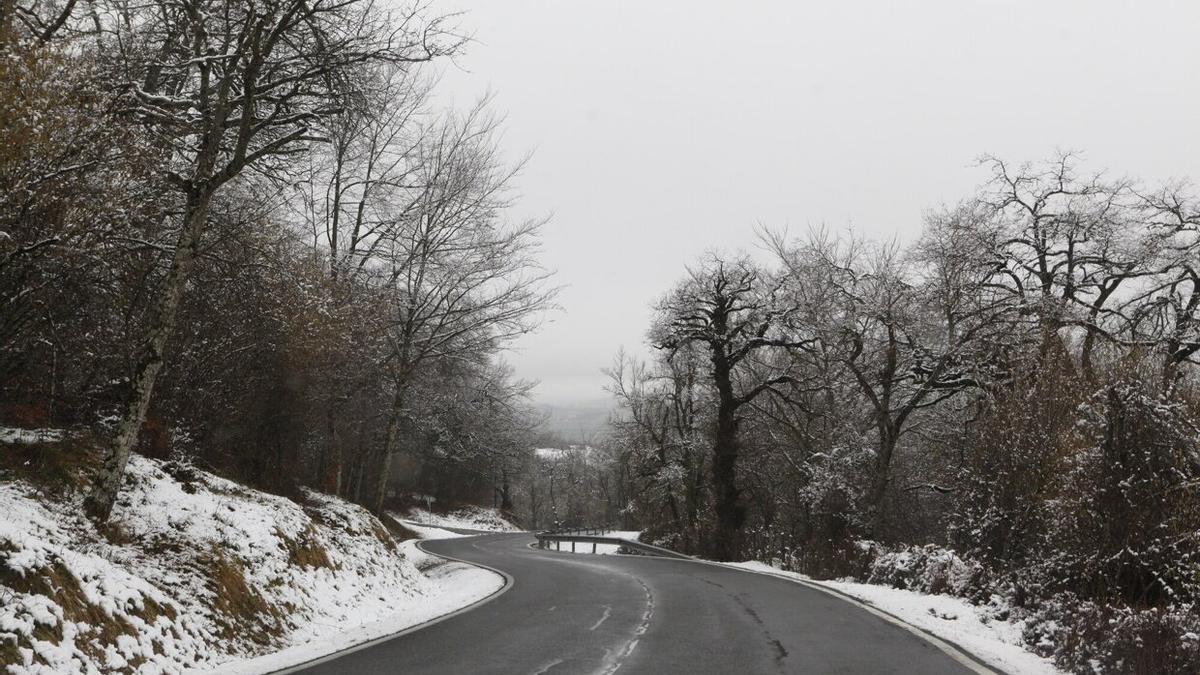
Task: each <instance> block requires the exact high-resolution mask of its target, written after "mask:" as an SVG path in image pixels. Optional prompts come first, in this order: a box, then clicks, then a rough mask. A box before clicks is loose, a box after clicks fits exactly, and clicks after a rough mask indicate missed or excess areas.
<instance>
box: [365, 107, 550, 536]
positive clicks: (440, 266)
mask: <svg viewBox="0 0 1200 675" xmlns="http://www.w3.org/2000/svg"><path fill="white" fill-rule="evenodd" d="M496 124H497V122H496V120H495V119H494V118H492V117H490V116H488V115H487V114H486V111H485V109H484V107H483V104H482V103H481V104H480V105H479V106H477V107H476V108H474V109H473V110H472V111H471V112H470V113H468V114H467V115H466V116H465V117H463V118H451V119H449V120H448V121H447V122H446V123H445V124H444V125H443V126H442V127H441V128H440V129H439V131H438V133H435V134H430V135H429V136H428V137H427V139H426V140H425V142H424V143H423V144H422V146H421V149H420V153H421V154H420V158H419V162H418V166H419V167H420V174H419V178H418V180H419V183H420V185H421V186H422V191H421V193H420V195H419V196H418V198H417V199H416V201H415V202H414V203H402V204H397V205H394V208H395V211H394V212H393V213H394V217H395V218H396V219H397V221H398V222H399V223H402V224H403V225H404V229H403V233H402V234H401V235H399V236H396V237H394V239H393V241H392V242H391V243H390V250H389V252H388V255H387V257H386V263H387V266H388V268H387V271H386V274H387V282H386V288H387V289H388V292H389V293H390V294H391V296H392V299H391V301H390V303H391V310H390V311H391V313H392V315H391V316H392V318H391V321H390V326H389V328H388V340H389V342H390V345H391V353H390V356H389V359H388V362H387V369H388V372H389V373H390V375H391V379H392V383H393V384H392V386H393V396H392V405H391V408H390V411H389V412H388V425H387V431H386V434H385V436H384V441H383V446H382V448H381V449H380V451H379V454H378V461H377V462H376V463H375V467H376V473H375V485H374V488H375V489H374V497H373V499H374V501H373V507H374V509H375V510H376V511H377V512H380V511H381V510H382V508H383V501H384V499H385V497H386V492H387V482H388V478H389V476H390V473H391V461H392V454H393V453H394V452H395V450H396V448H397V446H398V439H399V437H400V435H401V431H402V428H403V427H404V425H405V423H406V420H407V419H408V410H407V406H408V401H407V396H408V393H409V390H410V387H411V385H412V383H413V381H414V378H415V377H416V376H417V375H418V373H419V372H420V370H421V368H422V367H424V366H426V365H427V364H429V363H430V362H433V361H436V360H457V359H464V358H470V357H472V356H474V355H479V354H485V353H494V352H495V351H497V350H498V349H500V348H502V347H503V346H505V345H507V344H508V343H509V342H511V341H512V340H513V339H514V338H516V337H518V336H520V335H523V334H525V333H528V332H529V331H530V330H532V329H533V327H534V326H535V324H536V321H537V319H538V317H539V316H540V314H541V313H542V312H543V311H544V310H546V309H548V308H550V307H551V305H552V302H553V299H554V297H555V295H556V294H557V289H556V288H553V287H551V286H549V283H548V282H549V279H550V274H551V273H550V272H549V271H547V270H545V269H544V268H542V267H541V265H540V264H539V263H538V261H537V260H536V258H535V257H534V254H535V253H536V251H537V248H538V246H539V239H538V234H539V229H540V226H541V223H540V222H539V221H525V222H521V223H517V224H513V225H510V224H506V223H505V222H503V220H502V217H503V211H504V208H505V207H506V206H508V204H509V197H508V192H507V191H508V188H509V184H510V181H511V179H512V177H513V176H515V175H516V172H517V169H518V168H519V167H505V165H504V164H503V162H501V160H500V158H499V156H498V153H497V150H496V148H495V144H494V134H495V130H496Z"/></svg>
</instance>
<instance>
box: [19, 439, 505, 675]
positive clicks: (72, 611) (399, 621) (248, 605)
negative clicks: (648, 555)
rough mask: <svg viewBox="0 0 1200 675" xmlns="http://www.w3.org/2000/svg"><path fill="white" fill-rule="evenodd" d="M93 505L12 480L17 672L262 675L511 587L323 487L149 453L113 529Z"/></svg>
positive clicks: (133, 470)
mask: <svg viewBox="0 0 1200 675" xmlns="http://www.w3.org/2000/svg"><path fill="white" fill-rule="evenodd" d="M10 435H11V434H10ZM10 442H11V441H10ZM0 451H2V449H0ZM79 499H80V496H79V495H71V496H61V495H59V496H53V497H48V496H47V495H46V493H44V492H41V491H39V488H37V487H35V486H33V485H30V484H28V483H26V482H24V481H21V480H7V481H5V482H0V600H2V601H0V664H4V665H6V666H7V667H8V669H9V671H10V672H15V673H21V672H55V673H72V672H97V671H111V670H135V669H141V670H146V671H149V672H162V671H167V672H178V671H179V670H182V669H198V670H205V669H213V668H216V669H217V670H219V671H221V672H249V671H256V672H261V670H262V669H263V667H264V666H265V665H267V664H269V665H270V666H271V667H278V666H279V665H280V664H285V662H292V663H294V662H300V661H304V660H307V659H310V658H313V657H314V656H316V655H319V654H322V653H325V652H328V651H331V650H337V649H342V648H345V647H347V646H350V645H352V644H356V643H358V642H362V641H364V640H369V639H372V638H374V637H378V636H380V635H384V634H387V633H389V632H395V631H397V630H400V629H402V628H404V627H407V626H411V625H414V624H417V623H421V622H424V621H427V620H429V619H432V618H434V617H436V616H438V615H441V614H444V613H446V612H448V611H451V610H453V609H456V608H458V607H462V606H464V605H467V604H470V603H472V602H475V601H477V600H479V599H481V598H483V597H486V596H487V595H490V594H491V593H493V592H495V591H496V590H497V589H499V588H500V587H501V586H502V585H503V580H502V578H500V577H499V576H498V575H496V574H494V573H492V572H488V571H485V570H482V569H479V568H475V567H471V566H467V565H462V564H459V563H453V564H441V563H440V562H438V561H437V560H433V559H431V557H430V556H428V555H427V554H425V553H423V552H421V551H418V550H417V549H415V547H414V546H413V544H402V545H397V544H396V543H395V541H394V540H393V539H392V538H391V536H390V535H389V534H388V533H387V531H386V530H385V529H384V528H383V526H382V524H381V523H380V522H379V521H378V520H377V519H375V518H374V517H373V516H371V515H370V514H369V513H367V512H366V511H365V510H364V509H362V508H360V507H358V506H355V505H353V504H349V503H347V502H345V501H342V500H340V499H336V498H333V497H329V496H326V495H321V494H318V493H315V492H309V493H306V494H305V495H304V499H303V502H304V503H303V504H298V503H296V502H295V501H292V500H289V499H286V498H283V497H278V496H274V495H269V494H265V493H262V492H257V491H254V490H250V489H248V488H246V487H244V486H241V485H239V484H236V483H233V482H231V481H228V480H224V479H222V478H219V477H216V476H213V475H211V474H207V473H204V472H202V471H198V470H195V469H191V468H183V467H177V466H173V465H170V464H166V463H163V462H158V461H155V460H150V459H146V458H143V457H139V456H134V457H133V458H132V459H131V461H130V465H129V473H128V476H127V479H126V483H125V485H124V487H123V489H122V493H121V497H120V498H119V500H118V503H117V506H116V509H115V510H114V512H113V516H112V518H111V520H110V522H109V524H108V526H107V527H105V528H104V529H103V530H97V529H96V528H95V527H94V526H93V525H92V524H91V523H90V521H88V520H87V519H86V518H84V517H82V515H81V513H82V509H81V508H80V504H79ZM280 650H283V651H282V652H280ZM276 652H279V653H276ZM263 654H269V655H270V656H268V657H266V659H265V660H262V661H260V660H257V659H256V658H255V657H261V656H262V655H263ZM247 659H249V660H247ZM291 659H294V660H291Z"/></svg>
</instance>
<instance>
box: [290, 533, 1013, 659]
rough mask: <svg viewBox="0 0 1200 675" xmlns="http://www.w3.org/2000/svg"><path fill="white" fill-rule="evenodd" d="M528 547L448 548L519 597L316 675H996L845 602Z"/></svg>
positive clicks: (454, 543) (634, 560)
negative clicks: (493, 573)
mask: <svg viewBox="0 0 1200 675" xmlns="http://www.w3.org/2000/svg"><path fill="white" fill-rule="evenodd" d="M532 541H533V537H532V536H530V535H528V534H499V535H489V536H480V537H470V538H465V539H445V540H440V541H431V542H427V543H425V544H423V546H424V548H426V549H427V550H428V551H430V552H432V553H436V554H439V555H445V556H447V557H452V558H458V559H461V560H465V561H470V562H476V563H479V564H482V565H487V566H489V567H493V568H495V569H498V570H503V571H504V572H506V573H507V574H509V575H510V576H511V578H512V585H511V587H510V588H509V589H508V590H507V591H505V592H503V593H501V594H499V595H497V596H495V599H493V600H491V601H489V602H487V603H485V604H482V605H480V606H478V607H476V608H475V609H472V610H470V611H468V612H464V613H462V614H459V615H457V616H454V617H451V618H449V619H447V620H445V621H442V622H440V623H436V624H433V625H430V626H428V627H426V628H423V629H420V630H417V631H415V632H412V633H408V634H405V635H401V636H400V637H397V638H394V639H391V640H387V641H383V642H379V643H375V644H373V645H371V646H368V647H366V648H363V649H360V650H358V651H353V652H349V653H344V654H342V655H340V656H335V657H333V658H331V659H329V660H326V661H324V662H321V663H316V664H312V665H310V666H309V667H308V668H307V670H306V672H310V673H455V674H459V673H529V674H533V673H612V672H615V671H617V670H618V669H619V670H620V671H621V672H622V673H922V674H928V675H936V674H939V673H971V672H975V673H987V672H993V671H990V670H988V669H986V668H984V667H983V666H981V665H978V664H977V663H976V662H975V661H974V660H972V659H971V658H970V657H967V656H965V655H963V654H961V653H958V652H957V651H956V650H954V649H953V648H946V649H944V648H942V647H938V646H937V645H935V644H933V643H932V642H930V641H927V640H926V639H923V638H922V637H921V636H919V635H917V634H915V633H914V632H912V631H911V630H908V629H906V628H905V627H903V626H900V625H897V624H896V623H893V622H891V621H889V620H887V619H886V618H883V617H881V616H878V615H876V614H874V613H872V612H870V611H868V610H866V609H864V608H862V607H860V606H857V605H855V604H852V603H850V602H847V601H845V600H843V599H841V598H838V597H835V596H832V595H830V594H828V593H824V592H822V591H820V590H815V589H812V588H809V587H806V586H804V585H801V584H797V583H794V582H791V581H787V580H784V579H780V578H776V577H772V576H768V575H762V574H754V573H750V572H745V571H742V570H737V569H733V568H729V567H724V566H719V565H709V564H703V563H698V562H691V561H686V560H669V559H663V558H644V557H638V556H613V555H603V556H599V555H598V556H592V555H583V554H578V555H577V554H571V553H566V552H563V553H558V552H555V551H540V550H537V549H533V548H530V546H529V545H530V543H531V542H532Z"/></svg>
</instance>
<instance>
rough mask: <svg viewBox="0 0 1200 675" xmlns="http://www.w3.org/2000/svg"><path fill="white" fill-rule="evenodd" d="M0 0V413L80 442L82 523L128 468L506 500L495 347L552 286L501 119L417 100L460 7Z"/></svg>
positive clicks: (427, 90)
mask: <svg viewBox="0 0 1200 675" xmlns="http://www.w3.org/2000/svg"><path fill="white" fill-rule="evenodd" d="M0 11H2V12H3V13H2V14H0V28H2V32H0V71H2V72H0V81H2V82H3V83H4V90H3V99H4V102H3V105H2V106H0V148H3V150H2V151H0V153H2V154H0V417H2V418H3V419H2V421H3V422H5V423H8V424H12V425H17V426H24V427H35V428H36V427H54V428H63V427H74V428H80V429H84V430H86V437H85V438H81V439H77V440H76V441H74V442H75V443H77V444H78V445H79V452H80V457H79V460H80V461H81V462H83V461H94V462H95V463H96V464H97V467H98V468H97V471H96V480H95V482H94V485H93V486H92V488H91V491H90V493H89V496H88V499H87V503H86V506H87V509H88V511H89V513H91V514H92V515H93V517H94V518H95V519H96V520H97V521H99V522H103V521H104V520H105V518H106V517H107V515H108V514H109V513H110V512H111V509H112V506H113V504H114V502H115V500H116V499H118V498H119V492H120V482H121V479H122V476H123V474H124V467H125V465H126V463H127V461H128V457H129V454H130V452H132V451H136V452H139V453H141V454H144V455H146V456H150V457H159V458H164V459H171V460H172V461H175V460H177V461H178V462H180V463H181V464H183V465H195V466H200V467H204V468H207V469H213V470H218V471H220V472H223V473H225V474H227V475H230V476H232V477H235V478H236V479H238V480H243V481H246V482H248V483H250V484H252V485H255V486H258V487H262V488H265V489H269V490H271V491H274V492H278V493H280V494H295V490H296V488H297V487H298V486H300V485H310V486H314V487H319V488H320V489H322V490H324V491H326V492H328V493H331V494H338V495H343V496H346V497H348V498H351V499H353V500H354V501H357V502H359V503H361V504H364V505H367V506H369V507H370V508H371V509H372V510H374V511H376V512H380V511H381V509H382V508H383V502H384V501H385V499H386V498H387V497H388V496H389V492H391V493H394V492H395V491H394V489H390V488H388V487H387V482H388V478H389V477H390V476H392V475H393V473H398V470H397V469H395V468H394V467H393V463H392V459H393V457H396V456H398V455H403V456H405V457H409V458H414V457H415V458H417V460H416V461H417V462H418V464H420V462H421V461H422V460H421V458H427V459H429V461H430V462H432V463H433V464H435V465H437V466H438V467H441V469H440V470H441V471H442V473H444V474H446V473H447V472H448V475H449V476H450V479H459V478H461V482H462V483H464V484H467V485H468V487H467V488H465V489H466V490H467V491H468V492H469V491H470V490H471V489H475V490H476V491H478V490H490V489H491V485H492V483H493V482H494V483H496V484H497V485H499V484H500V481H499V480H495V481H493V480H492V479H493V477H495V476H499V475H500V474H501V473H502V472H503V471H504V467H506V466H507V465H508V464H510V463H512V462H513V461H514V460H513V457H514V456H516V455H518V454H519V451H523V450H524V449H525V448H523V447H521V441H520V439H521V437H522V434H524V433H527V431H528V429H529V428H530V427H531V425H532V423H533V422H534V416H533V414H532V412H531V411H530V409H529V407H528V404H527V401H526V396H525V394H526V393H527V391H528V388H529V386H530V385H529V383H525V382H521V381H519V380H517V379H516V378H515V377H514V375H513V374H512V373H511V371H510V369H509V368H508V367H507V366H505V365H504V363H503V362H502V361H501V360H500V359H499V356H498V355H499V354H500V352H501V351H502V350H503V349H504V348H505V347H506V346H507V345H508V344H509V343H510V342H511V340H512V339H513V338H514V337H517V336H519V335H522V334H524V333H526V332H528V331H530V330H532V329H533V328H534V327H535V326H536V325H537V323H538V322H539V321H540V319H541V316H542V314H543V312H544V311H545V310H547V309H549V308H550V307H551V306H552V305H553V299H554V295H555V292H556V289H555V287H554V286H553V284H552V283H551V280H550V272H549V271H548V270H546V269H544V268H543V267H542V265H541V264H540V262H539V260H538V249H539V247H540V239H539V228H540V226H541V224H542V223H541V222H540V221H513V220H512V219H511V218H510V217H509V216H508V211H507V208H508V207H509V206H510V204H511V203H512V200H513V199H514V196H513V193H512V187H513V185H512V183H513V179H514V177H515V176H516V175H517V174H518V173H519V171H520V168H521V165H522V161H521V160H519V159H518V160H517V161H510V160H508V159H506V158H505V156H504V154H503V152H502V151H501V148H500V147H499V142H498V136H499V126H500V120H499V117H498V116H497V115H496V114H494V113H493V112H492V111H491V110H490V107H489V102H488V101H487V100H486V99H485V100H481V101H479V102H478V103H476V104H475V105H472V106H470V107H468V108H467V109H464V110H455V109H445V108H444V107H442V106H440V105H439V104H437V103H436V102H435V100H434V98H435V97H434V86H435V83H436V76H435V75H436V73H435V71H433V70H432V68H433V67H434V64H436V63H438V62H440V61H441V60H443V59H447V58H449V57H451V56H453V55H454V54H455V53H457V52H458V51H460V50H461V49H463V47H464V45H465V44H466V42H467V37H465V36H463V35H459V34H458V33H457V32H456V28H455V26H454V20H455V17H454V16H452V15H439V14H436V13H434V12H432V11H430V10H429V8H427V7H423V6H417V7H415V8H411V9H406V10H403V11H402V10H398V9H390V8H388V7H386V6H384V5H377V4H375V3H372V2H348V3H343V2H325V1H323V0H321V1H318V2H316V3H310V2H300V1H295V0H267V1H266V2H248V3H233V4H230V3H220V2H199V3H193V2H175V1H174V0H164V1H163V2H152V3H125V2H113V3H107V2H100V3H87V4H78V3H76V2H74V1H73V0H71V1H68V2H66V3H42V2H35V3H16V4H12V3H6V4H5V5H4V6H3V8H0ZM481 477H482V478H481ZM476 484H479V485H484V486H485V487H483V488H480V487H477V486H476ZM472 486H476V487H472Z"/></svg>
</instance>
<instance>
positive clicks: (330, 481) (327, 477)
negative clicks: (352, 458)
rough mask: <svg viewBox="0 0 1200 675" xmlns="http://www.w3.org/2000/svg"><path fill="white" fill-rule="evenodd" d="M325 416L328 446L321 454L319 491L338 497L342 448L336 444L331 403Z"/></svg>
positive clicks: (335, 421)
mask: <svg viewBox="0 0 1200 675" xmlns="http://www.w3.org/2000/svg"><path fill="white" fill-rule="evenodd" d="M325 415H326V420H325V421H326V423H327V424H328V429H329V446H328V448H327V449H326V451H325V452H323V453H321V454H322V456H321V474H320V475H321V491H322V492H325V493H326V494H331V495H340V494H341V490H342V446H341V445H340V444H339V443H338V438H337V415H336V414H335V411H334V404H333V402H330V404H329V408H328V409H327V410H326V411H325Z"/></svg>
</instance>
